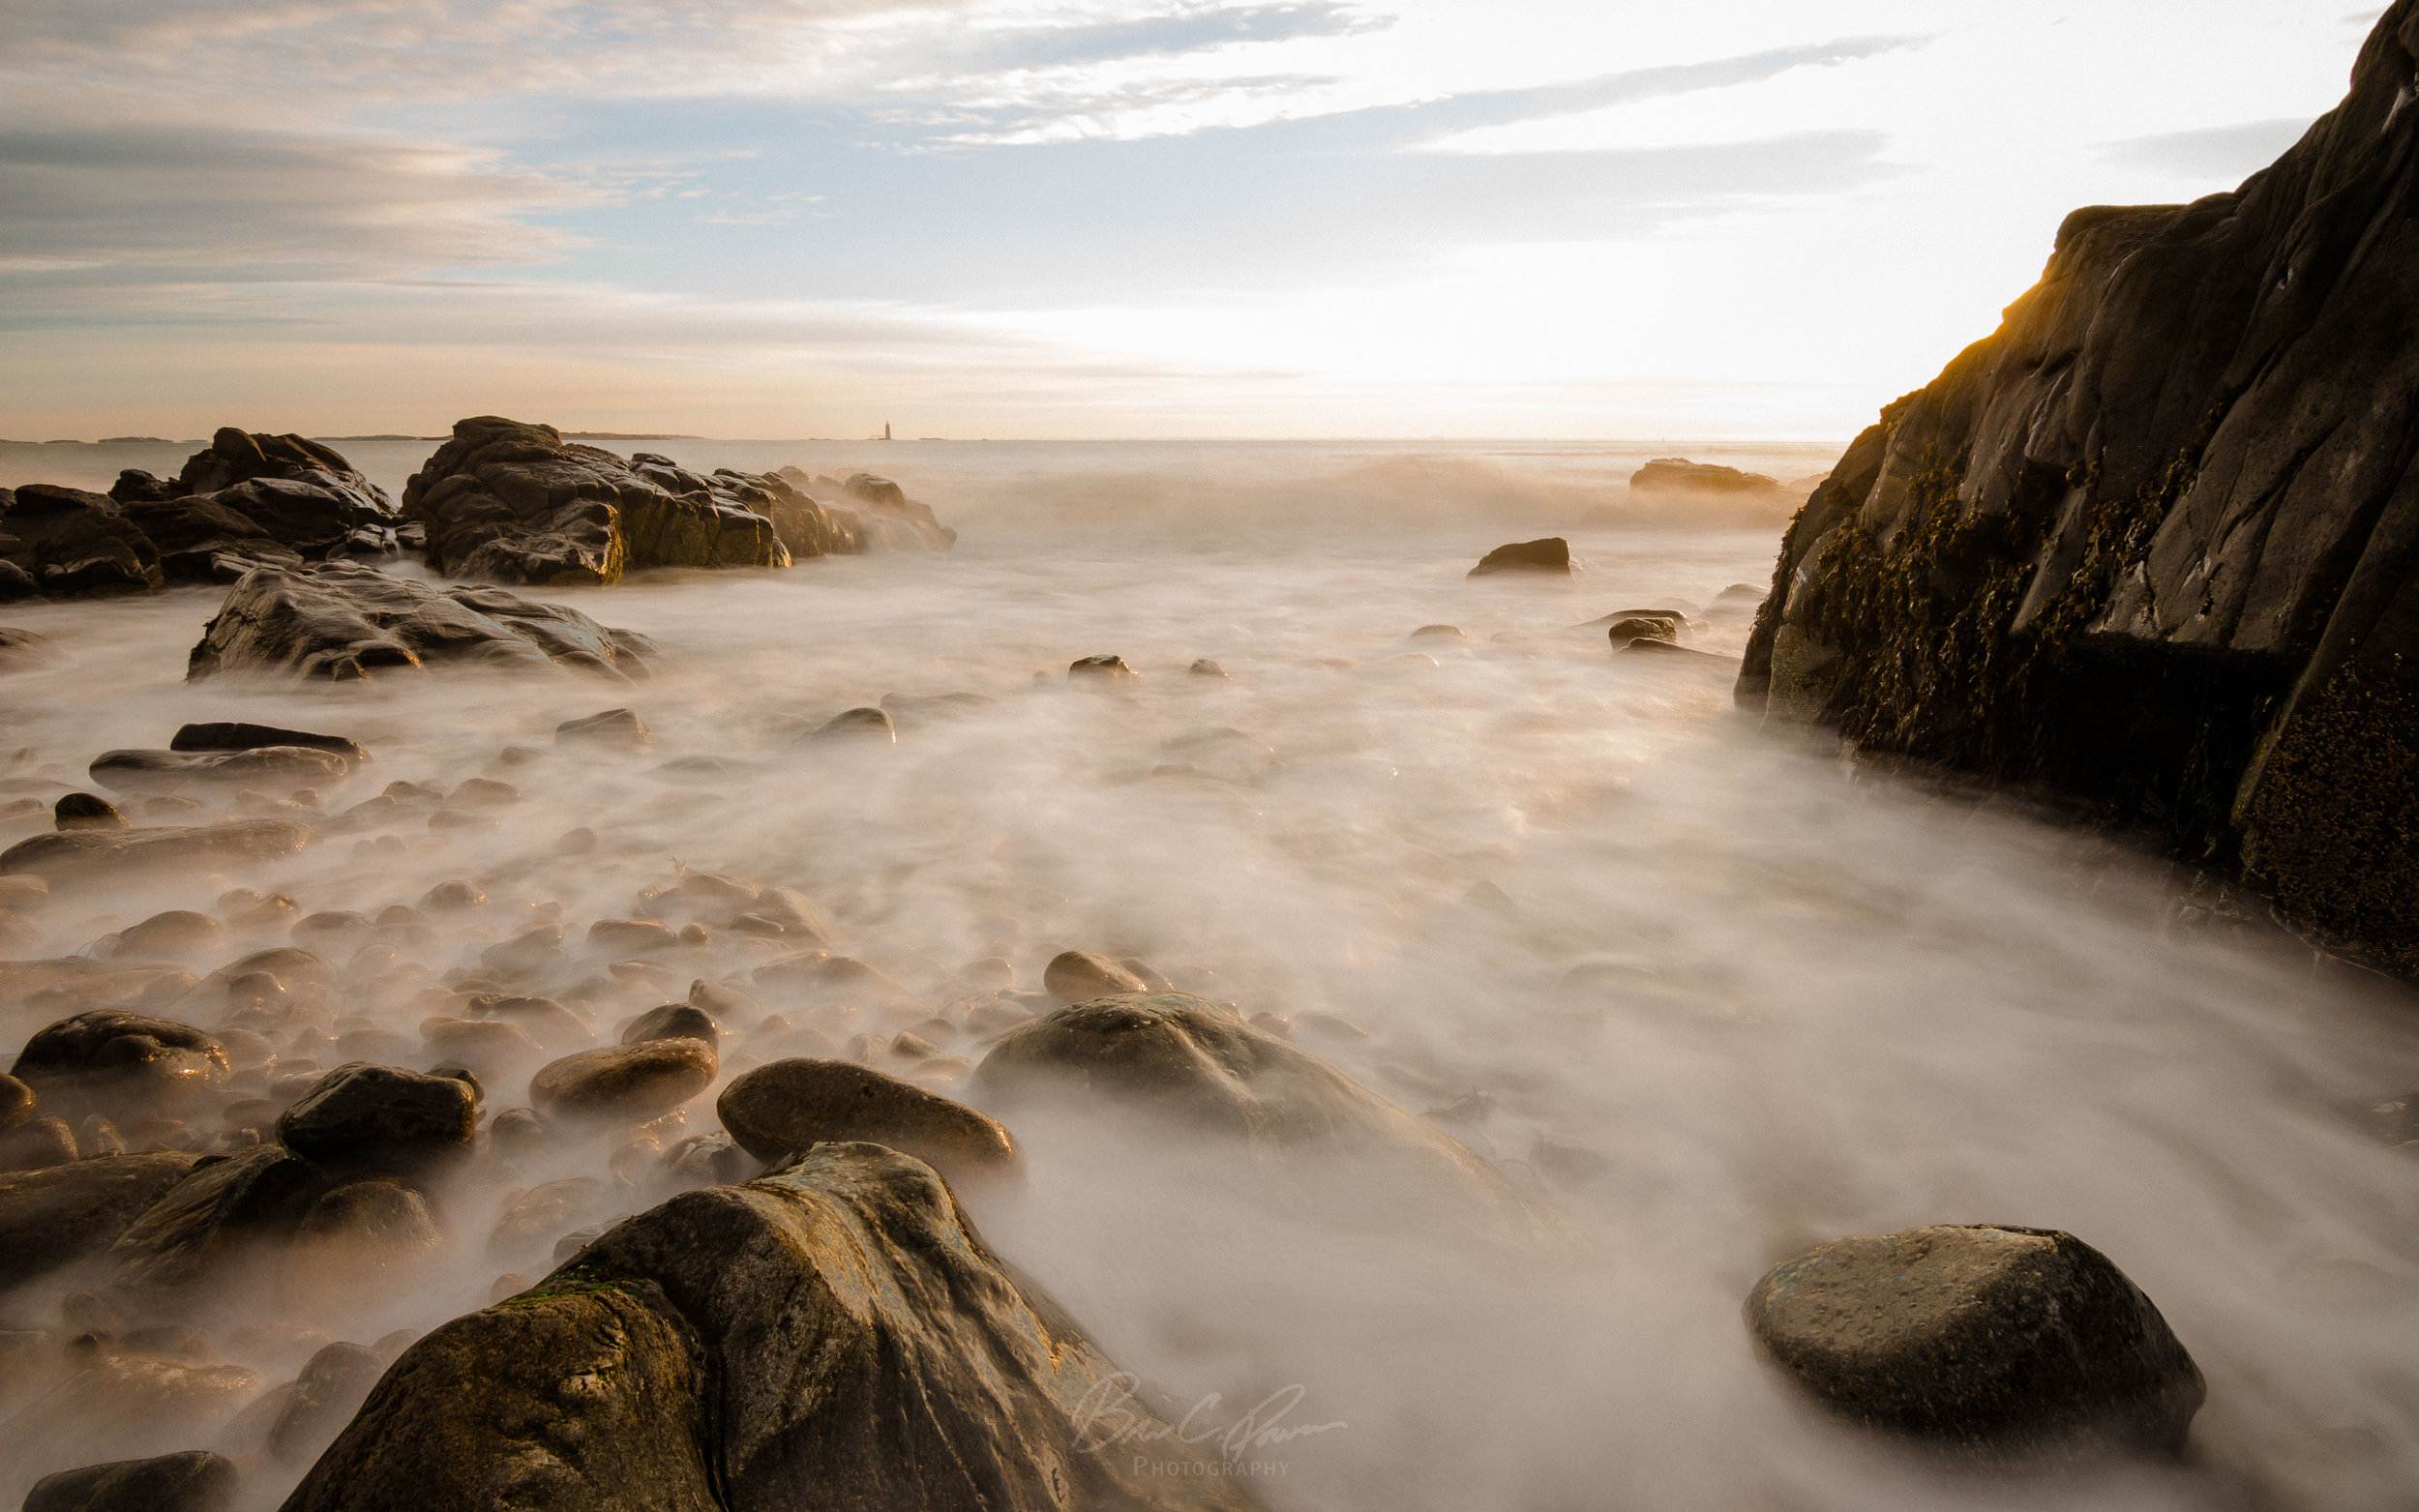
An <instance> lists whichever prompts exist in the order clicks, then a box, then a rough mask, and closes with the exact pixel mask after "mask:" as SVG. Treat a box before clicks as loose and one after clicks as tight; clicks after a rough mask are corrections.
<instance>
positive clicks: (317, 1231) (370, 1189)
mask: <svg viewBox="0 0 2419 1512" xmlns="http://www.w3.org/2000/svg"><path fill="white" fill-rule="evenodd" d="M444 1244H445V1236H444V1234H443V1233H442V1232H441V1231H439V1230H438V1228H437V1225H436V1219H435V1217H434V1215H433V1214H432V1213H431V1212H430V1210H429V1202H428V1199H426V1198H424V1197H422V1196H421V1195H420V1194H419V1193H418V1192H415V1191H413V1190H412V1189H411V1188H409V1187H407V1186H404V1185H403V1184H402V1183H401V1182H398V1181H393V1180H389V1179H385V1178H379V1179H375V1180H369V1181H347V1182H345V1183H344V1184H343V1185H342V1186H338V1187H335V1188H332V1189H330V1190H329V1191H327V1192H325V1193H323V1194H321V1195H320V1196H319V1197H318V1198H317V1199H315V1200H314V1201H313V1202H312V1204H311V1206H310V1207H309V1208H308V1209H306V1210H305V1211H304V1213H303V1216H302V1220H301V1222H300V1223H298V1224H296V1225H295V1228H294V1238H293V1243H292V1245H291V1247H290V1248H288V1249H287V1251H286V1253H285V1257H284V1265H283V1266H282V1267H281V1269H280V1282H281V1290H282V1291H283V1292H284V1295H286V1296H288V1297H290V1298H292V1299H293V1300H294V1301H296V1302H298V1303H299V1304H300V1305H301V1306H303V1307H304V1308H305V1309H307V1310H309V1311H312V1312H315V1313H317V1314H320V1315H322V1316H325V1317H327V1318H330V1319H342V1318H343V1317H347V1316H351V1315H352V1314H353V1313H354V1312H356V1311H357V1309H358V1308H359V1306H360V1305H361V1304H362V1303H363V1302H365V1301H369V1300H372V1299H374V1298H381V1297H385V1296H389V1295H392V1294H393V1293H394V1292H395V1291H396V1290H400V1289H403V1288H405V1287H408V1286H411V1285H412V1284H414V1282H415V1281H417V1280H418V1279H419V1277H418V1271H419V1269H420V1267H422V1266H423V1265H425V1264H427V1263H429V1262H431V1261H433V1260H435V1258H436V1256H437V1254H438V1253H439V1252H440V1251H441V1250H442V1249H443V1248H444Z"/></svg>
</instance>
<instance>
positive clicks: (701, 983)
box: [689, 977, 764, 1028]
mask: <svg viewBox="0 0 2419 1512" xmlns="http://www.w3.org/2000/svg"><path fill="white" fill-rule="evenodd" d="M689 1001H690V1003H692V1004H693V1005H695V1006H696V1007H699V1008H702V1009H704V1010H705V1011H706V1012H707V1013H709V1014H712V1015H713V1016H714V1022H715V1023H731V1024H737V1025H739V1026H740V1027H742V1028H745V1027H750V1026H753V1025H754V1024H755V1023H758V1022H759V1021H761V1020H762V1018H763V1017H764V1005H763V1004H762V1003H760V1002H758V1001H757V1000H756V999H755V998H753V997H751V996H749V995H748V994H747V993H743V992H741V991H739V990H738V989H737V988H735V987H732V986H730V985H729V984H727V983H723V982H709V981H707V980H705V978H703V977H699V978H698V979H697V980H696V981H694V982H691V983H690V984H689Z"/></svg>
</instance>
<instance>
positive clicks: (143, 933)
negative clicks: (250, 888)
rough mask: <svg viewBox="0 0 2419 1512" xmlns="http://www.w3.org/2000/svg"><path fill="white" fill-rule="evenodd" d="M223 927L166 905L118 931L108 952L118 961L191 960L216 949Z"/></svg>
mask: <svg viewBox="0 0 2419 1512" xmlns="http://www.w3.org/2000/svg"><path fill="white" fill-rule="evenodd" d="M225 938H226V926H225V925H224V924H221V923H220V922H219V921H218V920H216V919H214V918H212V917H210V915H208V914H206V913H196V912H194V910H193V909H191V908H170V909H169V910H168V911H166V912H165V913H155V914H153V915H152V916H151V917H150V918H148V919H145V920H143V921H142V922H141V923H140V924H135V925H131V926H129V927H128V928H126V929H123V930H120V931H118V933H117V934H116V936H115V939H114V941H113V943H112V944H111V945H110V947H109V954H110V955H111V956H112V957H114V958H115V959H117V960H119V961H192V960H194V959H196V958H198V957H201V956H204V955H207V954H209V953H211V952H213V951H215V950H217V949H218V948H219V946H220V944H221V942H223V941H224V939H225Z"/></svg>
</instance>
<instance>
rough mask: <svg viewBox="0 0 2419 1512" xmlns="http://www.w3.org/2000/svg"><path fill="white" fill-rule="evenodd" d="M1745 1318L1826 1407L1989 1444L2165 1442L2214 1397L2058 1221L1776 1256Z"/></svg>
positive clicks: (2007, 1452) (2098, 1447) (1907, 1431)
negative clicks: (2059, 1227) (2055, 1226)
mask: <svg viewBox="0 0 2419 1512" xmlns="http://www.w3.org/2000/svg"><path fill="white" fill-rule="evenodd" d="M1747 1325H1748V1329H1749V1331H1750V1332H1751V1333H1752V1334H1753V1335H1754V1338H1755V1342H1756V1344H1757V1345H1758V1346H1759V1347H1760V1348H1761V1349H1763V1351H1764V1353H1765V1354H1766V1356H1767V1357H1768V1358H1770V1359H1771V1360H1772V1361H1773V1362H1774V1363H1775V1364H1777V1365H1778V1366H1779V1367H1780V1369H1781V1370H1782V1371H1783V1372H1784V1373H1785V1374H1786V1375H1787V1376H1788V1377H1789V1378H1790V1379H1792V1380H1793V1381H1795V1382H1796V1383H1797V1384H1798V1385H1799V1386H1800V1387H1802V1388H1803V1389H1804V1390H1805V1391H1806V1392H1807V1394H1808V1395H1810V1396H1812V1397H1813V1398H1814V1400H1815V1401H1817V1402H1819V1403H1821V1404H1822V1405H1823V1406H1824V1407H1826V1408H1830V1409H1831V1410H1833V1411H1835V1412H1837V1413H1838V1414H1840V1415H1841V1416H1843V1417H1846V1418H1848V1419H1849V1420H1851V1421H1853V1422H1857V1423H1861V1424H1863V1425H1865V1426H1866V1427H1868V1428H1874V1429H1880V1430H1884V1431H1887V1432H1890V1433H1894V1434H1902V1435H1906V1436H1909V1437H1911V1438H1917V1439H1922V1440H1926V1441H1930V1442H1934V1443H1938V1444H1941V1445H1943V1446H1946V1447H1950V1448H1954V1449H1957V1450H1962V1451H1967V1452H1972V1453H1977V1454H1982V1455H1986V1456H1989V1457H1993V1458H1998V1457H2013V1456H2029V1455H2035V1454H2042V1455H2050V1456H2057V1457H2072V1456H2076V1455H2080V1454H2085V1453H2096V1452H2100V1451H2105V1450H2148V1451H2153V1452H2165V1453H2172V1452H2175V1451H2177V1450H2180V1449H2181V1448H2182V1447H2183V1444H2184V1438H2185V1433H2186V1431H2187V1429H2188V1428H2189V1427H2190V1426H2191V1424H2192V1420H2193V1414H2194V1413H2195V1412H2196V1411H2198V1410H2199V1408H2200V1404H2201V1399H2202V1397H2203V1396H2204V1395H2205V1394H2206V1393H2205V1388H2204V1387H2203V1385H2202V1382H2201V1377H2200V1371H2199V1369H2198V1367H2196V1366H2195V1365H2194V1363H2193V1357H2192V1355H2191V1354H2189V1353H2187V1352H2186V1351H2185V1349H2184V1346H2183V1345H2182V1344H2180V1343H2179V1342H2177V1340H2176V1337H2175V1335H2174V1334H2173V1333H2172V1332H2170V1331H2169V1330H2168V1328H2167V1324H2166V1320H2165V1319H2163V1318H2161V1317H2160V1316H2159V1310H2158V1309H2157V1308H2156V1307H2154V1306H2152V1305H2151V1301H2150V1299H2149V1298H2148V1297H2146V1296H2144V1295H2142V1293H2141V1291H2140V1290H2139V1289H2137V1288H2136V1287H2135V1285H2134V1284H2133V1283H2132V1282H2131V1281H2128V1280H2127V1279H2126V1277H2125V1274H2124V1272H2122V1271H2120V1270H2118V1269H2117V1268H2116V1266H2114V1265H2113V1264H2110V1263H2109V1261H2108V1260H2107V1257H2105V1256H2104V1255H2102V1254H2101V1253H2100V1252H2099V1251H2098V1250H2095V1249H2093V1248H2092V1247H2091V1246H2090V1245H2088V1244H2085V1243H2084V1242H2083V1241H2082V1240H2080V1239H2077V1238H2076V1237H2075V1236H2074V1235H2073V1234H2071V1233H2062V1232H2058V1231H2056V1230H2046V1229H2019V1228H2016V1227H2013V1226H2009V1225H1997V1224H1973V1225H1963V1224H1960V1225H1944V1226H1939V1227H1934V1228H1927V1229H1910V1230H1906V1231H1904V1232H1902V1233H1889V1234H1878V1235H1866V1236H1860V1237H1856V1238H1850V1239H1840V1240H1837V1241H1836V1242H1834V1243H1831V1244H1826V1245H1822V1246H1819V1247H1817V1248H1815V1249H1812V1250H1808V1251H1807V1252H1806V1253H1805V1254H1803V1255H1799V1256H1796V1257H1795V1258H1793V1259H1790V1260H1783V1261H1782V1262H1781V1263H1780V1264H1779V1265H1777V1266H1776V1267H1774V1269H1773V1270H1772V1272H1771V1273H1770V1274H1768V1275H1767V1276H1765V1277H1764V1279H1763V1280H1762V1281H1760V1282H1758V1283H1757V1284H1756V1287H1755V1290H1754V1291H1753V1293H1751V1294H1750V1295H1749V1296H1748V1298H1747Z"/></svg>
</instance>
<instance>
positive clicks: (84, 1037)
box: [9, 1008, 228, 1119]
mask: <svg viewBox="0 0 2419 1512" xmlns="http://www.w3.org/2000/svg"><path fill="white" fill-rule="evenodd" d="M9 1075H11V1076H13V1077H15V1078H16V1079H17V1080H18V1081H20V1082H24V1083H25V1084H26V1085H27V1086H30V1087H32V1088H33V1089H34V1095H35V1096H36V1097H37V1098H39V1099H40V1100H41V1103H42V1106H43V1108H44V1109H45V1111H48V1112H61V1113H66V1114H68V1115H70V1116H74V1117H82V1116H84V1115H85V1114H87V1113H93V1112H98V1113H101V1114H103V1115H104V1116H106V1117H111V1118H118V1119H127V1118H140V1117H167V1118H175V1117H182V1116H184V1115H185V1113H187V1112H190V1111H191V1110H193V1109H194V1107H196V1106H197V1105H198V1104H199V1103H200V1102H201V1100H202V1098H203V1097H204V1096H205V1094H207V1093H208V1092H209V1091H210V1090H211V1089H212V1088H215V1087H217V1086H218V1085H220V1084H221V1083H222V1082H225V1081H226V1079H227V1075H228V1067H227V1063H226V1052H225V1051H224V1049H222V1048H221V1047H220V1045H219V1042H218V1041H217V1040H215V1039H213V1038H211V1037H210V1036H209V1035H208V1034H205V1033H203V1032H202V1031H201V1030H199V1029H196V1028H194V1026H193V1025H192V1024H189V1023H175V1022H173V1021H171V1020H167V1019H152V1018H146V1017H145V1016H143V1015H141V1014H135V1013H127V1012H124V1011H122V1010H119V1009H112V1008H102V1009H95V1010H93V1011H92V1012H89V1013H79V1014H77V1015H75V1017H74V1018H69V1019H61V1020H60V1021H59V1022H58V1023H53V1024H49V1025H47V1026H46V1027H45V1028H43V1029H41V1030H38V1031H37V1032H36V1033H35V1035H34V1037H33V1038H31V1039H29V1040H27V1041H26V1042H25V1048H24V1049H23V1050H22V1051H20V1052H18V1053H17V1057H16V1064H15V1065H13V1066H11V1067H10V1068H9Z"/></svg>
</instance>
